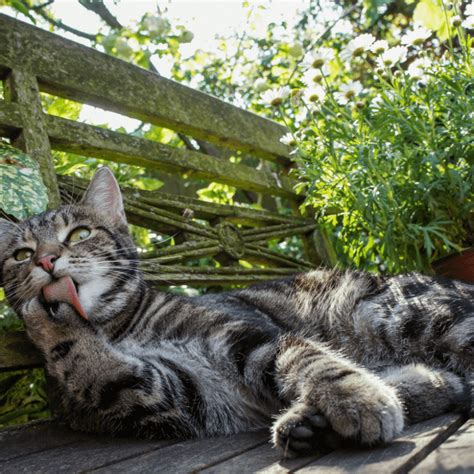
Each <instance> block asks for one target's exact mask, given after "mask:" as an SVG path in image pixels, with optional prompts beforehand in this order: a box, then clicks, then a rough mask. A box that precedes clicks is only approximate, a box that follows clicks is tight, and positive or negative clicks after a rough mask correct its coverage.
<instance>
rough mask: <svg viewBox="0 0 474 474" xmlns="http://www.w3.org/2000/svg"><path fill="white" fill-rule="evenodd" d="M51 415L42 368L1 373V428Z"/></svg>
mask: <svg viewBox="0 0 474 474" xmlns="http://www.w3.org/2000/svg"><path fill="white" fill-rule="evenodd" d="M49 416H50V412H49V410H48V401H47V397H46V392H45V379H44V372H43V370H42V369H35V370H31V371H19V372H8V373H5V374H0V428H3V427H6V426H9V425H15V424H18V423H25V422H27V421H30V420H37V419H42V418H48V417H49Z"/></svg>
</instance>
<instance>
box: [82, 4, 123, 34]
mask: <svg viewBox="0 0 474 474" xmlns="http://www.w3.org/2000/svg"><path fill="white" fill-rule="evenodd" d="M79 3H80V4H81V5H82V6H83V7H84V8H87V10H90V11H91V12H94V13H95V14H96V15H99V16H100V18H101V19H102V20H103V21H104V22H105V24H106V25H108V26H110V28H113V29H114V30H121V29H122V28H123V26H122V25H121V23H120V22H119V21H118V20H117V18H115V17H114V16H113V15H112V13H110V11H109V10H108V9H107V7H106V6H105V5H104V2H103V1H102V0H79Z"/></svg>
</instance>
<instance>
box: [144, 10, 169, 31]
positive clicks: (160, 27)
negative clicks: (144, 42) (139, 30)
mask: <svg viewBox="0 0 474 474" xmlns="http://www.w3.org/2000/svg"><path fill="white" fill-rule="evenodd" d="M143 25H144V26H145V28H146V29H147V30H148V32H149V33H150V34H151V35H152V36H154V35H156V36H162V35H164V34H166V33H168V32H169V31H170V29H171V25H170V22H169V21H168V20H167V19H166V18H163V17H162V16H154V15H152V16H148V17H146V18H145V20H144V22H143Z"/></svg>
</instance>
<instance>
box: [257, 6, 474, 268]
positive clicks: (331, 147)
mask: <svg viewBox="0 0 474 474" xmlns="http://www.w3.org/2000/svg"><path fill="white" fill-rule="evenodd" d="M473 9H474V6H473V4H471V5H468V6H467V8H466V9H465V12H464V17H465V18H464V19H463V18H462V16H461V12H457V11H454V12H453V13H452V14H450V15H446V21H447V22H449V24H448V25H446V29H447V30H448V31H449V32H450V35H449V36H448V38H447V41H442V40H441V38H440V37H439V35H438V37H435V34H434V32H433V31H430V30H428V29H426V28H424V27H422V26H419V25H416V26H415V27H414V28H413V29H412V30H411V31H407V32H406V33H405V35H404V36H402V37H401V38H400V39H399V40H398V41H386V40H385V39H378V38H375V37H374V36H372V35H371V34H362V35H360V36H358V37H356V38H353V39H351V40H350V41H348V42H347V43H346V45H345V47H342V48H340V49H339V50H338V49H337V48H334V51H333V53H332V54H331V52H328V51H326V50H324V54H321V53H320V51H321V49H320V50H318V51H316V52H311V51H310V52H308V54H307V56H308V60H307V61H306V62H305V63H306V65H307V67H308V66H309V68H308V70H307V71H306V72H303V71H302V72H301V76H302V78H303V79H302V80H301V81H300V82H299V83H297V84H295V85H297V86H298V87H299V88H296V89H293V90H292V92H291V93H290V95H291V96H292V98H293V100H292V101H291V103H290V102H289V101H286V102H285V98H286V96H288V91H286V93H285V97H283V95H282V94H281V93H279V92H278V91H277V92H275V93H273V94H270V91H267V93H266V96H267V97H268V98H269V97H270V96H271V101H270V100H269V101H268V102H269V103H271V104H273V105H274V106H275V105H276V106H277V108H278V110H279V111H280V112H281V114H282V118H283V119H284V121H285V123H287V124H291V125H292V126H291V127H290V128H291V129H292V130H293V131H292V133H291V134H287V135H285V136H284V137H282V140H281V141H282V142H283V143H285V144H287V145H288V146H291V147H293V149H294V151H293V156H294V160H295V162H296V163H297V165H298V166H297V167H296V168H295V170H294V172H295V173H296V174H298V176H299V177H300V178H303V179H302V180H301V182H302V184H301V185H300V186H301V188H302V189H304V190H305V192H306V194H307V198H306V200H305V202H304V204H303V205H304V206H313V207H314V208H315V209H316V211H317V219H318V220H319V222H321V223H322V224H323V225H325V226H326V228H327V229H328V230H329V233H330V235H331V240H332V243H333V245H334V247H335V250H336V253H337V255H338V260H339V261H340V262H341V263H342V264H343V265H351V266H356V267H362V268H366V269H369V270H377V269H378V270H382V271H389V272H399V271H410V270H422V271H430V262H431V261H433V260H434V259H436V258H439V257H441V256H443V255H445V254H448V253H450V252H452V251H457V250H461V249H462V248H463V247H467V246H472V245H474V222H473V216H474V80H473V67H472V62H473V61H472V60H473V53H472V47H473V39H472V38H471V37H470V36H469V34H468V31H466V29H465V28H469V27H470V26H469V24H468V23H469V21H471V20H470V18H471V16H472V13H474V10H473ZM389 43H392V44H389ZM396 43H399V44H396ZM331 58H334V59H331ZM316 63H317V64H316ZM362 66H363V67H362ZM311 81H312V82H313V83H311ZM300 88H302V89H300ZM272 92H274V91H272ZM280 96H281V97H280ZM295 98H296V99H297V100H295Z"/></svg>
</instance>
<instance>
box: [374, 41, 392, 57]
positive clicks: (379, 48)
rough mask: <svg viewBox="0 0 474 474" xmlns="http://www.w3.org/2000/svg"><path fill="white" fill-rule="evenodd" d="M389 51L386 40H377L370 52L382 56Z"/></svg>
mask: <svg viewBox="0 0 474 474" xmlns="http://www.w3.org/2000/svg"><path fill="white" fill-rule="evenodd" d="M387 49H388V42H387V41H385V40H377V41H376V42H375V43H373V44H372V46H371V47H370V51H372V52H373V53H375V54H382V53H384V52H385V51H387Z"/></svg>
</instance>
